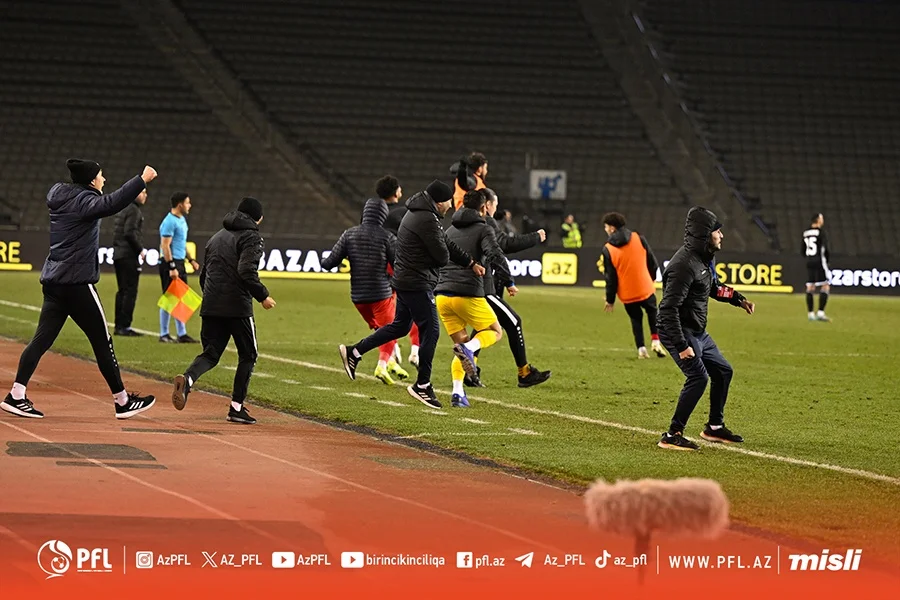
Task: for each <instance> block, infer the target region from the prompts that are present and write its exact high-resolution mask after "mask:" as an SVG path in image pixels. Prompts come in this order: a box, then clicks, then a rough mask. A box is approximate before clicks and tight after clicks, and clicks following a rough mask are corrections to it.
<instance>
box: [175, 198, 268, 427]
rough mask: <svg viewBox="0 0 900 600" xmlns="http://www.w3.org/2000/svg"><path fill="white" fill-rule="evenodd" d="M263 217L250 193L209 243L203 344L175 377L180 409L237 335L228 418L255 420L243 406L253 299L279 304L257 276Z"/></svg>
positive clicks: (252, 351) (203, 279) (251, 358)
mask: <svg viewBox="0 0 900 600" xmlns="http://www.w3.org/2000/svg"><path fill="white" fill-rule="evenodd" d="M262 218H263V209H262V204H261V203H260V201H259V200H257V199H256V198H251V197H246V198H244V199H242V200H241V203H240V204H239V205H238V209H237V210H236V211H233V212H230V213H228V214H227V215H225V219H224V220H223V221H222V229H220V230H219V231H218V232H217V233H216V234H215V235H214V236H212V237H211V238H210V239H209V241H208V242H207V243H206V253H205V257H204V264H203V268H202V269H201V271H200V287H201V288H202V289H203V304H201V305H200V318H201V319H202V324H201V326H200V343H201V344H203V353H202V354H200V355H199V356H198V357H197V358H195V359H194V362H192V363H191V366H190V367H188V368H187V370H186V371H185V372H184V374H183V375H177V376H176V377H175V389H174V391H173V392H172V404H174V405H175V408H176V409H178V410H183V409H184V405H185V404H186V403H187V399H188V394H190V392H191V387H192V386H193V385H194V384H195V383H196V382H197V379H199V378H200V376H201V375H203V374H204V373H206V372H207V371H209V370H210V369H212V368H213V367H215V366H216V365H217V364H219V359H220V358H221V357H222V353H223V352H225V347H226V346H228V340H229V339H232V338H233V339H234V345H235V347H236V348H237V352H238V366H237V370H236V371H235V373H234V387H233V389H232V392H231V406H230V407H229V409H228V420H229V421H231V422H232V423H243V424H245V425H252V424H254V423H256V419H254V418H253V417H251V416H250V413H248V412H247V408H246V407H245V406H244V400H245V399H246V397H247V388H248V387H249V386H250V376H251V375H252V374H253V367H254V365H255V364H256V358H257V346H256V323H255V322H254V320H253V300H256V301H257V302H259V303H260V304H262V307H263V308H264V309H266V310H269V309H271V308H274V307H275V300H273V299H272V297H271V296H269V290H268V289H266V286H265V285H263V283H262V282H261V281H260V280H259V272H258V269H259V260H260V259H261V258H262V255H263V240H262V237H260V235H259V223H260V221H262Z"/></svg>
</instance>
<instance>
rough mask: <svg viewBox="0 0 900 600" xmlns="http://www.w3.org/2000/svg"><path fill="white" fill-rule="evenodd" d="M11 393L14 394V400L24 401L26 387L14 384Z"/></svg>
mask: <svg viewBox="0 0 900 600" xmlns="http://www.w3.org/2000/svg"><path fill="white" fill-rule="evenodd" d="M9 393H10V394H12V397H13V400H24V399H25V386H24V385H22V384H21V383H14V384H13V386H12V390H10V392H9Z"/></svg>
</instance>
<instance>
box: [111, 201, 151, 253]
mask: <svg viewBox="0 0 900 600" xmlns="http://www.w3.org/2000/svg"><path fill="white" fill-rule="evenodd" d="M143 228H144V211H143V210H141V205H140V204H138V203H137V202H136V201H135V202H132V203H131V204H129V205H128V206H127V207H125V209H124V210H123V211H122V212H120V213H119V214H117V215H116V221H115V232H114V233H113V260H122V259H129V260H133V261H135V262H137V260H138V258H139V257H140V255H141V252H143V251H144V234H143Z"/></svg>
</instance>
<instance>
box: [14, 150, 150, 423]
mask: <svg viewBox="0 0 900 600" xmlns="http://www.w3.org/2000/svg"><path fill="white" fill-rule="evenodd" d="M66 167H68V169H69V172H70V173H71V176H72V183H71V184H69V183H57V184H56V185H54V186H53V187H52V188H50V192H49V193H48V194H47V207H48V208H49V209H50V254H49V255H48V256H47V260H46V261H44V267H43V269H41V285H42V286H43V292H44V304H43V306H42V307H41V316H40V318H39V319H38V326H37V331H35V333H34V338H33V339H32V340H31V343H30V344H28V346H27V347H26V348H25V351H24V352H22V356H21V358H19V369H18V371H17V372H16V381H15V383H14V384H13V387H12V390H11V391H10V393H9V394H7V396H6V399H5V400H4V401H3V402H2V403H0V408H2V409H3V410H5V411H6V412H8V413H12V414H14V415H17V416H20V417H30V418H34V419H40V418H43V416H44V414H43V413H41V412H40V411H39V410H37V409H36V408H34V405H33V404H32V403H31V400H29V399H28V397H27V396H26V395H25V388H26V386H27V385H28V382H29V380H30V379H31V376H32V375H33V374H34V371H35V369H37V366H38V363H39V362H40V360H41V357H42V356H44V353H46V352H47V350H49V349H50V347H51V346H52V345H53V342H55V341H56V338H57V336H59V332H60V331H61V330H62V328H63V325H65V323H66V320H68V318H69V317H72V320H73V321H75V324H76V325H78V327H79V328H80V329H81V330H82V331H83V332H84V333H85V335H87V338H88V340H90V342H91V347H92V348H93V350H94V356H95V357H96V359H97V366H98V367H99V368H100V372H101V373H102V374H103V378H104V379H106V384H107V385H108V386H109V390H110V391H111V392H112V394H113V398H114V400H115V407H116V418H117V419H128V418H130V417H133V416H134V415H136V414H138V413H142V412H144V411H145V410H147V409H148V408H150V407H151V406H153V403H154V401H155V400H154V398H153V396H139V395H138V394H128V393H126V392H125V386H124V385H123V384H122V375H121V374H120V373H119V363H118V362H117V361H116V353H115V351H114V350H113V342H112V336H110V335H109V328H108V326H107V323H106V315H104V314H103V306H102V305H101V304H100V296H99V295H98V294H97V288H96V287H94V284H95V283H97V282H98V281H100V265H99V262H98V261H97V252H98V250H99V249H100V219H102V218H103V217H111V216H113V215H115V214H116V213H118V212H119V211H121V210H123V209H124V208H126V207H127V206H129V205H130V204H131V203H133V202H134V200H135V198H137V197H138V194H140V193H141V192H142V191H143V190H145V189H146V187H147V184H148V183H149V182H151V181H153V180H154V179H155V178H156V171H155V170H154V169H153V167H149V166H146V167H144V171H143V173H141V175H138V176H135V177H133V178H131V179H129V180H128V181H127V182H126V183H125V185H123V186H122V187H121V188H119V189H118V190H116V191H115V192H113V193H112V194H108V195H106V196H104V195H102V193H103V185H104V183H106V178H105V177H103V171H102V170H101V169H100V165H99V164H97V163H96V162H94V161H90V160H82V159H78V158H71V159H69V160H68V161H66Z"/></svg>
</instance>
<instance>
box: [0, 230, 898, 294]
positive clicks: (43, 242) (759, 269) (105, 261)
mask: <svg viewBox="0 0 900 600" xmlns="http://www.w3.org/2000/svg"><path fill="white" fill-rule="evenodd" d="M201 241H203V242H205V240H201ZM195 243H196V240H195V242H189V243H188V252H189V253H194V252H195V251H196V252H197V253H199V255H197V259H198V260H199V261H200V262H202V261H203V246H202V244H198V245H196V246H195V245H194V244H195ZM147 244H148V246H149V247H148V248H147V255H146V258H145V269H144V272H145V273H151V274H154V275H155V274H156V272H157V270H156V266H157V265H158V264H159V250H158V245H157V240H156V239H155V238H149V239H148V240H147ZM265 244H266V251H265V254H264V255H263V257H262V259H261V260H260V276H261V277H268V278H283V279H334V280H348V279H350V269H349V265H348V264H347V262H346V261H345V262H344V264H343V265H341V267H339V268H338V269H336V270H335V271H333V272H329V271H324V270H323V269H322V266H321V261H322V259H323V258H325V257H326V256H328V254H329V252H330V247H329V246H328V245H326V244H315V243H310V242H303V241H298V240H278V239H266V241H265ZM47 248H48V235H47V233H46V232H31V231H24V232H22V231H9V232H3V231H0V271H40V269H41V266H42V265H43V262H44V258H45V257H46V256H47ZM673 252H674V251H667V250H657V251H656V256H657V258H658V259H659V260H660V263H661V266H663V267H664V266H665V264H667V263H668V259H669V257H670V256H671V255H672V254H673ZM97 260H98V261H99V263H100V265H101V270H103V271H112V268H113V259H112V239H111V237H109V236H101V245H100V250H99V252H98V256H97ZM509 262H510V267H511V269H512V274H513V277H515V279H516V283H517V284H518V285H553V286H561V287H565V286H573V285H578V286H587V287H596V288H603V287H605V281H604V276H603V263H602V260H601V258H600V249H599V248H581V249H578V250H575V251H571V250H567V249H563V248H532V249H530V250H527V251H525V252H520V253H518V254H515V255H513V256H512V257H511V258H510V261H509ZM830 266H831V269H832V271H831V280H832V291H833V292H838V293H841V292H844V293H853V294H880V295H900V258H897V257H882V258H852V257H849V258H835V259H834V260H833V261H832V264H831V265H830ZM148 267H149V268H148ZM188 268H190V267H189V266H188ZM716 274H717V275H718V277H719V280H720V281H722V282H723V283H726V284H728V285H731V286H733V287H735V288H736V289H738V290H741V291H748V292H775V293H792V292H802V291H803V290H804V283H805V281H806V262H805V259H804V258H803V257H802V256H788V255H775V254H744V253H733V252H727V251H725V252H720V253H719V254H718V255H717V256H716ZM660 275H661V274H660V273H657V278H656V279H657V286H659V285H660V284H659V282H660V281H661V276H660Z"/></svg>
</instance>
